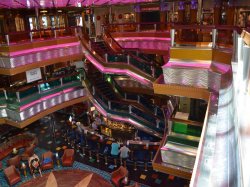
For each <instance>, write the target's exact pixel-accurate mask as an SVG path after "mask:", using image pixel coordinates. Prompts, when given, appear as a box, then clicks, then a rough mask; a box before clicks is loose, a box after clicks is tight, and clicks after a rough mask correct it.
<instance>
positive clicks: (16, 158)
mask: <svg viewBox="0 0 250 187" xmlns="http://www.w3.org/2000/svg"><path fill="white" fill-rule="evenodd" d="M7 164H8V166H11V165H13V166H15V167H16V168H20V166H21V156H19V155H16V156H14V157H12V158H10V159H9V160H7Z"/></svg>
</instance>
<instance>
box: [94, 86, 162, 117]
mask: <svg viewBox="0 0 250 187" xmlns="http://www.w3.org/2000/svg"><path fill="white" fill-rule="evenodd" d="M94 87H95V89H96V90H98V91H99V92H98V93H101V91H100V90H99V89H98V88H97V87H96V86H94ZM102 96H103V97H104V98H105V99H107V100H108V101H110V102H111V106H112V102H113V103H118V104H123V105H124V104H129V105H131V106H132V107H134V108H136V109H138V110H140V111H142V112H144V113H146V114H148V115H150V116H151V117H153V118H155V120H157V119H159V118H158V117H156V116H154V115H152V114H151V113H149V112H147V111H143V110H142V109H141V108H139V107H137V106H135V105H133V103H128V102H127V101H124V100H120V101H117V100H113V99H109V98H107V97H106V96H105V95H103V94H102ZM111 108H112V107H111Z"/></svg>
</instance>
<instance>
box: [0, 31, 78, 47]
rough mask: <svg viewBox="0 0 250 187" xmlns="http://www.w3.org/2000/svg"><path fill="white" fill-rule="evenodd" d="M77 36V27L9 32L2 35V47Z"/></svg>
mask: <svg viewBox="0 0 250 187" xmlns="http://www.w3.org/2000/svg"><path fill="white" fill-rule="evenodd" d="M76 34H77V27H62V28H49V29H39V30H29V31H19V32H9V33H6V34H2V36H1V37H0V38H1V44H2V45H8V46H9V45H14V44H18V43H27V42H34V41H41V40H49V39H55V38H60V37H66V36H75V35H76Z"/></svg>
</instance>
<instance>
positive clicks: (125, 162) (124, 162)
mask: <svg viewBox="0 0 250 187" xmlns="http://www.w3.org/2000/svg"><path fill="white" fill-rule="evenodd" d="M123 167H125V168H127V160H124V161H123Z"/></svg>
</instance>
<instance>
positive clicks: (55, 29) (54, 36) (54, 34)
mask: <svg viewBox="0 0 250 187" xmlns="http://www.w3.org/2000/svg"><path fill="white" fill-rule="evenodd" d="M54 37H55V38H57V36H56V29H54Z"/></svg>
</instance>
